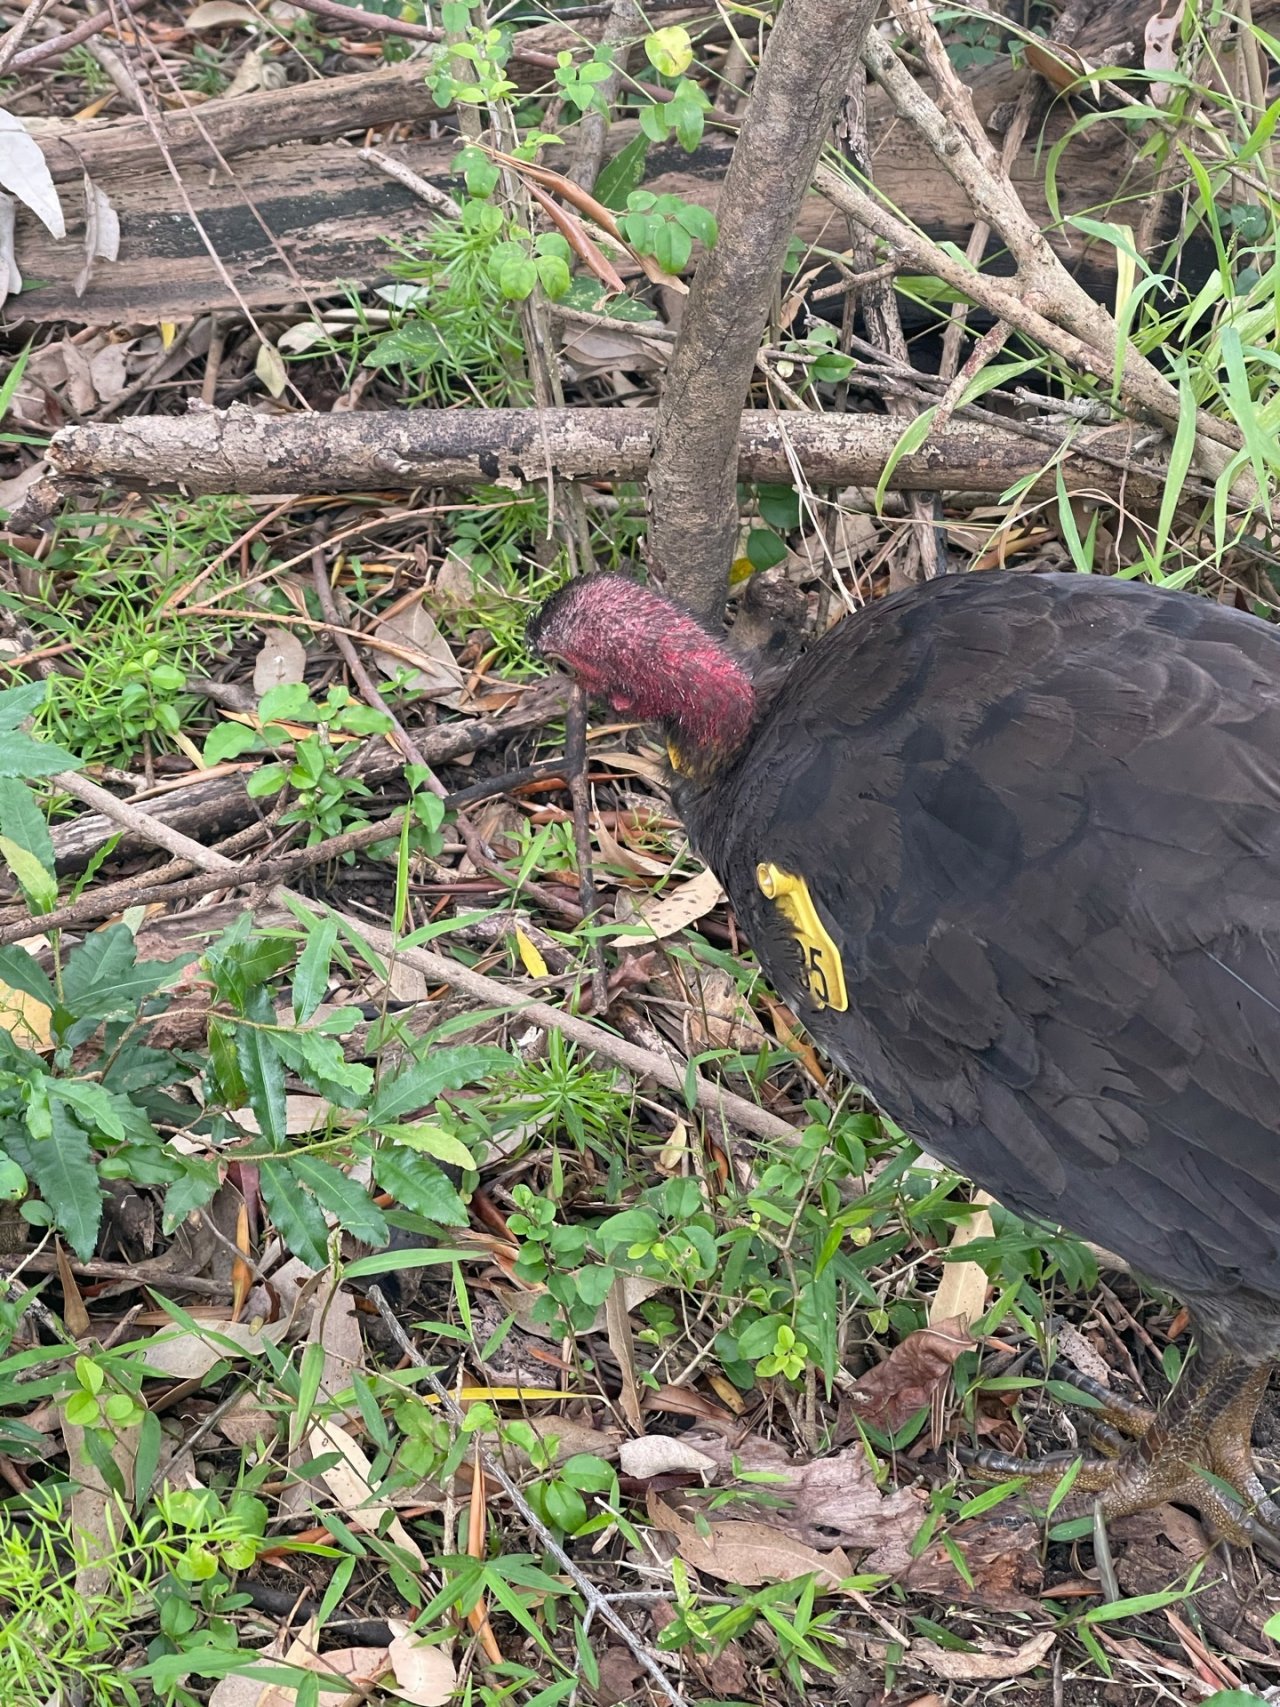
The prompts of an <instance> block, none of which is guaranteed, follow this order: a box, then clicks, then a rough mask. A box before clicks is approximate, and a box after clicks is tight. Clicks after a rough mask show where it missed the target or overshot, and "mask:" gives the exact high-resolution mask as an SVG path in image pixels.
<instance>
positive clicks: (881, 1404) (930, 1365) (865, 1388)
mask: <svg viewBox="0 0 1280 1707" xmlns="http://www.w3.org/2000/svg"><path fill="white" fill-rule="evenodd" d="M975 1343H976V1342H975V1341H974V1340H973V1339H972V1337H971V1336H970V1334H969V1331H968V1329H967V1328H966V1327H965V1326H964V1324H963V1323H962V1322H960V1321H957V1320H955V1319H954V1318H953V1319H952V1320H950V1321H943V1322H935V1323H933V1324H932V1325H931V1326H929V1327H927V1328H918V1329H917V1330H916V1332H915V1333H913V1334H908V1335H907V1337H906V1339H904V1340H903V1341H902V1343H901V1345H896V1346H894V1348H893V1350H892V1351H891V1352H890V1353H889V1355H888V1357H887V1358H886V1359H885V1360H884V1362H883V1363H881V1364H878V1365H877V1366H876V1368H874V1369H869V1370H868V1371H867V1373H866V1374H865V1375H864V1376H862V1378H861V1379H860V1380H859V1381H858V1382H856V1383H855V1385H854V1386H853V1387H852V1388H851V1389H850V1392H849V1395H848V1397H849V1400H850V1403H851V1404H852V1406H853V1413H854V1415H855V1416H856V1417H858V1418H859V1419H860V1420H861V1421H863V1422H869V1423H871V1424H873V1425H874V1426H875V1427H876V1428H882V1429H884V1430H885V1432H886V1433H887V1434H896V1433H897V1431H898V1430H899V1429H900V1428H901V1427H902V1426H903V1424H904V1423H906V1422H907V1421H908V1420H909V1419H910V1418H911V1417H913V1416H914V1415H915V1414H916V1412H917V1411H918V1410H920V1409H921V1407H922V1406H925V1405H930V1404H932V1403H933V1398H934V1395H935V1393H937V1392H939V1391H940V1390H941V1389H942V1387H944V1386H945V1384H946V1382H947V1380H948V1378H949V1377H950V1374H951V1366H952V1364H953V1363H954V1362H955V1360H956V1359H957V1358H958V1357H959V1356H960V1354H961V1352H965V1351H971V1350H972V1349H973V1346H974V1344H975Z"/></svg>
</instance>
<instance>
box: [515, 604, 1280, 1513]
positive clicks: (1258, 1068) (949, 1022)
mask: <svg viewBox="0 0 1280 1707" xmlns="http://www.w3.org/2000/svg"><path fill="white" fill-rule="evenodd" d="M530 638H531V641H532V643H533V645H534V647H535V648H536V649H537V651H538V652H539V653H540V654H541V655H542V656H543V657H545V658H546V659H548V660H553V661H555V662H558V663H559V664H561V665H563V666H564V668H565V669H566V670H567V671H568V672H569V673H570V674H571V675H572V676H574V677H575V678H576V679H577V680H578V681H579V682H580V683H581V684H582V685H583V686H584V687H585V689H586V690H587V691H588V692H589V693H591V694H592V695H593V696H597V697H599V698H602V699H603V700H605V701H607V702H608V704H609V705H610V706H612V707H613V708H614V709H615V710H617V711H622V712H627V713H630V714H631V715H633V716H635V717H637V718H642V719H651V720H654V721H656V722H657V723H659V724H661V725H662V726H663V728H664V730H665V733H666V736H667V740H668V745H669V752H670V756H671V761H672V765H673V767H674V771H675V782H674V795H675V799H676V803H677V806H678V809H679V811H680V812H681V814H682V816H683V818H684V820H685V823H686V824H687V826H688V829H689V833H690V835H691V837H692V839H693V842H694V844H695V845H696V846H697V848H698V849H699V850H700V851H701V853H702V854H703V856H704V857H705V858H706V860H707V861H708V863H709V864H710V865H711V867H712V869H713V870H714V871H715V872H716V874H717V875H718V877H719V878H720V880H721V882H722V883H723V885H724V887H725V890H726V891H727V893H728V895H729V897H730V900H731V901H732V903H733V906H734V908H735V911H736V912H737V915H738V918H739V919H740V921H741V922H742V924H743V926H744V928H745V930H746V932H747V935H748V937H749V939H750V941H751V943H752V944H753V946H754V947H755V950H756V953H757V955H758V956H759V959H760V961H761V963H762V965H763V966H764V968H765V970H766V971H767V973H768V974H769V977H770V978H771V980H772V981H773V983H774V985H775V986H776V988H777V989H778V991H779V993H780V994H781V995H783V996H784V997H785V998H786V999H787V1001H788V1002H790V1003H791V1005H792V1006H793V1008H794V1009H795V1011H796V1012H797V1014H799V1015H800V1017H801V1018H802V1019H803V1020H804V1023H805V1025H806V1026H807V1028H808V1030H809V1031H810V1033H811V1034H812V1035H813V1037H814V1038H815V1039H816V1040H817V1041H818V1043H819V1044H820V1045H821V1046H822V1047H823V1048H824V1049H825V1050H826V1051H827V1052H828V1054H830V1056H831V1057H832V1058H833V1059H834V1060H835V1061H836V1062H838V1063H839V1065H840V1066H841V1067H842V1068H843V1069H844V1070H845V1071H846V1072H847V1073H849V1074H850V1075H851V1076H853V1077H854V1078H855V1079H856V1080H857V1081H858V1082H859V1083H861V1084H862V1085H864V1086H866V1088H867V1089H868V1090H869V1091H870V1092H871V1094H872V1095H873V1096H874V1097H875V1099H876V1101H877V1102H878V1103H879V1104H880V1106H881V1107H882V1108H883V1109H884V1110H885V1112H886V1113H887V1114H889V1115H891V1116H892V1118H893V1119H894V1120H896V1121H897V1122H898V1123H899V1124H900V1125H901V1126H902V1127H903V1128H904V1129H905V1130H906V1131H908V1132H909V1133H911V1134H912V1136H914V1137H915V1138H917V1139H918V1140H919V1142H920V1143H921V1144H922V1145H923V1146H924V1148H925V1149H927V1150H928V1151H930V1152H931V1153H932V1154H933V1155H935V1156H937V1157H939V1158H940V1159H942V1160H943V1161H944V1162H946V1163H947V1164H949V1165H950V1166H952V1167H954V1168H956V1169H957V1170H958V1171H960V1172H962V1173H964V1174H965V1175H967V1176H968V1177H969V1178H970V1179H972V1180H974V1181H976V1182H977V1183H978V1184H979V1185H981V1186H984V1187H985V1188H986V1189H987V1190H988V1191H989V1192H991V1193H992V1194H993V1195H994V1196H995V1197H996V1198H997V1199H999V1201H1000V1202H1002V1203H1004V1204H1007V1205H1008V1206H1009V1207H1010V1208H1012V1209H1014V1210H1016V1211H1018V1212H1020V1213H1022V1214H1024V1215H1030V1216H1035V1217H1040V1218H1042V1219H1044V1220H1048V1221H1051V1222H1055V1223H1057V1224H1059V1225H1061V1226H1063V1227H1066V1228H1068V1229H1070V1230H1071V1231H1073V1232H1075V1233H1076V1234H1079V1235H1080V1236H1082V1237H1084V1238H1087V1239H1091V1240H1094V1241H1096V1242H1097V1243H1099V1244H1101V1245H1103V1246H1105V1247H1106V1248H1107V1249H1109V1250H1111V1251H1114V1252H1116V1253H1118V1254H1119V1255H1120V1256H1122V1257H1124V1258H1125V1259H1126V1260H1127V1261H1128V1262H1130V1263H1131V1264H1132V1265H1133V1267H1134V1268H1135V1269H1136V1270H1137V1271H1139V1272H1140V1273H1142V1274H1144V1275H1146V1276H1147V1277H1148V1278H1149V1279H1150V1280H1152V1281H1154V1282H1157V1283H1158V1284H1160V1285H1162V1286H1165V1287H1168V1288H1169V1289H1170V1290H1171V1291H1173V1292H1175V1293H1177V1294H1178V1295H1179V1296H1180V1297H1181V1298H1182V1299H1183V1301H1184V1302H1185V1303H1186V1305H1187V1306H1188V1308H1189V1309H1190V1311H1191V1312H1192V1315H1193V1319H1194V1321H1195V1324H1196V1327H1197V1333H1198V1339H1199V1342H1200V1357H1199V1360H1198V1362H1196V1363H1193V1364H1192V1366H1191V1367H1190V1368H1189V1369H1188V1371H1187V1372H1186V1374H1185V1375H1184V1378H1183V1379H1182V1380H1181V1382H1180V1383H1179V1385H1178V1387H1177V1388H1176V1389H1175V1392H1174V1394H1173V1396H1172V1397H1171V1399H1170V1400H1169V1401H1167V1402H1166V1404H1165V1406H1164V1407H1163V1409H1162V1410H1161V1411H1160V1412H1158V1413H1156V1414H1155V1415H1154V1416H1153V1415H1152V1413H1150V1412H1147V1411H1145V1410H1142V1409H1140V1408H1139V1407H1136V1406H1134V1407H1128V1406H1116V1407H1115V1408H1114V1410H1113V1412H1112V1415H1111V1420H1113V1421H1114V1422H1116V1423H1117V1424H1118V1425H1119V1426H1120V1427H1121V1428H1123V1429H1124V1430H1125V1432H1127V1433H1128V1434H1129V1435H1130V1436H1131V1437H1132V1438H1131V1441H1130V1444H1129V1445H1127V1446H1126V1448H1125V1449H1124V1450H1123V1451H1122V1452H1120V1453H1119V1455H1117V1456H1113V1457H1109V1458H1108V1457H1096V1458H1095V1457H1091V1456H1086V1457H1085V1460H1084V1463H1083V1465H1082V1467H1081V1471H1080V1474H1079V1477H1078V1479H1077V1483H1076V1487H1077V1488H1078V1489H1081V1490H1088V1491H1092V1492H1095V1493H1096V1494H1097V1495H1098V1497H1099V1500H1100V1503H1101V1507H1102V1510H1103V1513H1104V1515H1106V1516H1119V1515H1121V1514H1123V1513H1126V1512H1131V1511H1136V1510H1139V1509H1141V1508H1143V1507H1145V1506H1148V1505H1154V1504H1157V1503H1159V1502H1161V1501H1163V1500H1169V1499H1172V1500H1177V1501H1179V1502H1182V1503H1184V1504H1189V1505H1191V1506H1193V1507H1194V1508H1196V1509H1198V1510H1199V1512H1200V1513H1201V1516H1202V1518H1203V1519H1204V1521H1205V1523H1206V1525H1207V1527H1208V1529H1209V1531H1210V1533H1211V1534H1212V1535H1213V1536H1215V1537H1217V1538H1223V1539H1226V1540H1228V1541H1232V1542H1241V1543H1243V1542H1248V1541H1252V1540H1258V1539H1267V1540H1269V1541H1270V1540H1273V1539H1274V1538H1275V1537H1277V1536H1280V1508H1278V1507H1277V1506H1276V1505H1274V1504H1273V1503H1272V1502H1271V1500H1270V1499H1269V1498H1268V1496H1267V1494H1266V1491H1265V1490H1264V1488H1263V1486H1262V1484H1261V1482H1260V1481H1259V1478H1258V1476H1257V1474H1256V1469H1255V1466H1254V1461H1253V1455H1252V1445H1251V1433H1252V1427H1253V1421H1254V1417H1255V1414H1256V1412H1257V1408H1258V1405H1259V1403H1260V1401H1261V1398H1262V1395H1263V1393H1264V1392H1265V1390H1266V1385H1267V1380H1268V1375H1269V1372H1270V1367H1271V1364H1272V1362H1273V1361H1274V1360H1275V1359H1276V1358H1277V1356H1280V1141H1278V1134H1280V631H1277V630H1276V629H1275V628H1272V627H1270V626H1269V625H1268V624H1266V623H1265V622H1262V621H1260V620H1259V619H1257V618H1255V617H1252V616H1248V615H1245V614H1243V613H1242V612H1239V611H1236V610H1232V609H1229V608H1227V607H1225V606H1222V605H1219V604H1214V603H1211V602H1210V601H1208V600H1207V599H1203V598H1197V597H1194V596H1191V595H1187V594H1182V593H1174V592H1169V591H1166V590H1162V589H1159V588H1155V587H1151V586H1147V585H1145V584H1142V583H1139V582H1132V581H1119V580H1114V579H1109V578H1104V577H1100V576H1088V575H1070V574H1068V575H1032V574H1020V573H1016V572H988V573H979V574H969V575H958V576H947V577H943V578H940V579H938V580H934V581H931V582H928V583H926V584H925V585H923V586H919V587H914V588H911V589H910V590H908V591H906V592H903V593H898V594H896V595H893V596H891V597H889V598H886V599H883V600H880V601H878V602H876V603H874V604H872V605H869V606H868V607H867V608H866V609H865V610H863V611H861V612H859V613H858V614H857V615H854V616H850V617H847V618H845V619H844V620H843V621H842V622H841V623H839V625H838V626H837V627H835V628H834V629H832V630H831V631H830V632H829V633H828V634H826V635H825V636H824V637H823V639H821V640H820V641H819V642H818V643H817V644H816V645H814V646H813V647H812V649H811V650H810V651H809V652H808V653H806V654H805V656H804V657H802V658H801V659H800V661H799V662H798V663H797V664H796V665H795V666H794V667H793V668H792V669H791V671H790V673H789V674H788V675H787V677H786V679H785V680H784V682H783V683H782V685H781V687H780V689H778V691H777V692H776V693H775V694H774V695H773V697H772V698H771V700H770V701H769V703H768V704H765V703H763V701H762V697H761V696H758V695H757V690H756V688H755V686H754V685H753V683H752V680H751V676H750V674H749V673H748V670H747V669H746V668H745V667H744V665H743V663H742V662H740V661H739V660H738V659H737V658H736V657H735V656H734V654H733V652H732V651H731V649H730V648H729V647H728V646H727V645H726V644H725V643H724V642H723V641H722V640H721V639H719V638H718V637H716V636H715V635H713V634H711V633H709V632H708V631H707V630H706V629H704V628H703V627H701V626H700V625H699V624H698V623H697V622H696V621H695V620H694V619H693V618H692V617H690V616H689V615H688V614H686V613H685V612H683V611H682V610H680V609H679V608H678V607H677V606H675V605H673V604H672V603H671V602H670V601H668V600H666V599H664V598H662V597H660V596H659V595H658V594H656V593H654V592H652V591H651V590H648V589H646V588H645V587H643V586H641V585H639V584H638V583H637V582H635V581H632V580H630V579H629V578H627V577H625V576H620V575H597V576H592V577H588V578H586V579H583V580H579V581H575V582H572V583H570V584H569V585H568V586H567V587H565V588H564V589H562V590H561V591H560V592H559V593H557V594H556V595H555V596H554V597H553V598H552V599H551V600H550V601H549V602H548V603H547V604H546V605H545V606H544V607H543V608H542V609H541V610H540V611H539V612H538V613H537V614H536V615H535V616H534V618H533V620H532V623H531V626H530ZM988 1467H990V1464H988ZM1000 1467H1001V1468H1014V1467H1016V1468H1019V1469H1024V1470H1025V1468H1026V1466H1024V1465H1021V1464H1014V1463H1010V1464H1009V1465H1007V1466H1006V1465H1001V1466H1000ZM1059 1468H1060V1466H1059ZM1202 1472H1208V1473H1209V1474H1210V1476H1212V1477H1213V1478H1216V1480H1215V1481H1210V1480H1207V1479H1206V1477H1205V1476H1204V1474H1202ZM1219 1484H1225V1485H1226V1486H1227V1487H1229V1488H1232V1489H1234V1490H1235V1498H1232V1497H1230V1496H1229V1495H1228V1494H1226V1493H1225V1492H1223V1491H1222V1488H1221V1486H1220V1485H1219Z"/></svg>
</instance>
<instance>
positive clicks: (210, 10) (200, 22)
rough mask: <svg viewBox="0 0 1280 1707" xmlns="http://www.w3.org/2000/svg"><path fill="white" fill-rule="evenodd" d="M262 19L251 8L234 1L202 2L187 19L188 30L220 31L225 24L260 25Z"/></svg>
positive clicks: (212, 0) (205, 0)
mask: <svg viewBox="0 0 1280 1707" xmlns="http://www.w3.org/2000/svg"><path fill="white" fill-rule="evenodd" d="M261 22H262V19H261V18H260V17H259V16H258V14H257V13H256V12H255V11H254V9H253V7H252V6H241V5H238V4H237V3H236V0H204V4H203V5H200V6H197V7H196V9H195V11H194V12H192V14H191V16H190V17H189V18H188V19H187V28H188V29H189V30H220V29H222V28H224V27H225V26H226V25H227V24H260V23H261Z"/></svg>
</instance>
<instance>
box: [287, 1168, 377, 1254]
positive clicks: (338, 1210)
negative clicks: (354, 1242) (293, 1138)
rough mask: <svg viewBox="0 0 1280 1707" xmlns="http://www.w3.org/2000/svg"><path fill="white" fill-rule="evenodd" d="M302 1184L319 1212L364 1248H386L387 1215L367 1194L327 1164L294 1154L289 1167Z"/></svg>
mask: <svg viewBox="0 0 1280 1707" xmlns="http://www.w3.org/2000/svg"><path fill="white" fill-rule="evenodd" d="M288 1165H289V1166H290V1167H291V1168H292V1170H293V1172H294V1173H295V1174H296V1175H297V1177H298V1179H299V1180H300V1181H301V1183H302V1184H303V1185H304V1186H305V1187H306V1188H307V1189H308V1190H309V1191H311V1192H313V1193H314V1194H315V1198H316V1201H317V1202H318V1203H319V1205H320V1207H321V1208H322V1209H327V1210H328V1211H329V1213H330V1214H331V1215H333V1216H336V1218H337V1222H338V1225H339V1226H340V1227H341V1228H342V1229H343V1231H344V1232H347V1233H350V1234H351V1237H352V1238H353V1239H359V1240H360V1242H361V1244H365V1245H375V1246H379V1245H385V1244H386V1242H387V1240H388V1238H389V1237H390V1230H389V1229H388V1227H387V1219H386V1216H385V1215H384V1214H383V1213H382V1211H381V1210H380V1209H379V1208H378V1206H377V1204H376V1203H373V1202H371V1201H370V1198H369V1194H368V1192H367V1191H364V1190H363V1189H362V1188H361V1187H360V1186H358V1185H357V1184H356V1183H355V1181H354V1180H350V1179H348V1178H347V1176H346V1175H345V1174H344V1173H342V1172H341V1171H340V1170H339V1169H338V1168H335V1167H333V1166H332V1164H331V1163H329V1162H323V1161H321V1160H320V1159H319V1157H317V1156H309V1155H297V1156H293V1157H291V1158H290V1160H289V1164H288Z"/></svg>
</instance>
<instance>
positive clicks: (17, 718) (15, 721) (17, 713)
mask: <svg viewBox="0 0 1280 1707" xmlns="http://www.w3.org/2000/svg"><path fill="white" fill-rule="evenodd" d="M48 692H49V684H48V682H23V684H22V686H21V687H16V688H4V689H0V729H16V728H17V727H18V725H19V724H20V723H21V722H22V721H23V720H24V719H25V718H28V717H32V716H34V714H35V713H36V712H37V711H39V709H40V707H41V706H42V705H43V704H44V702H45V698H46V696H47V694H48Z"/></svg>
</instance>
